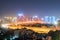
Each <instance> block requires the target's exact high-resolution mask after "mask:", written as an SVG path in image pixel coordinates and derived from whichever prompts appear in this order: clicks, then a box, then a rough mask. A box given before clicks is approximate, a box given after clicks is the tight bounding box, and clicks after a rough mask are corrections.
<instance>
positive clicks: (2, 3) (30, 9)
mask: <svg viewBox="0 0 60 40" xmlns="http://www.w3.org/2000/svg"><path fill="white" fill-rule="evenodd" d="M20 12H22V13H24V14H26V15H28V16H33V15H38V16H39V17H43V16H60V1H59V0H0V17H3V16H17V15H18V13H20Z"/></svg>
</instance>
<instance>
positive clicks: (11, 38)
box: [0, 28, 60, 40]
mask: <svg viewBox="0 0 60 40" xmlns="http://www.w3.org/2000/svg"><path fill="white" fill-rule="evenodd" d="M0 40H60V31H58V30H56V31H55V32H53V31H50V32H49V33H48V34H45V33H43V34H42V33H40V34H39V33H36V32H34V31H32V30H30V29H26V28H22V29H16V30H12V29H7V30H6V29H1V28H0Z"/></svg>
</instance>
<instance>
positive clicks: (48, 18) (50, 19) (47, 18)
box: [44, 16, 56, 23]
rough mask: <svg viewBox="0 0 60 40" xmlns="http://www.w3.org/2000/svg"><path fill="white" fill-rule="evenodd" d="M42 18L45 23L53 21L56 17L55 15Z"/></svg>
mask: <svg viewBox="0 0 60 40" xmlns="http://www.w3.org/2000/svg"><path fill="white" fill-rule="evenodd" d="M44 20H45V22H46V23H54V22H55V21H56V17H55V16H45V18H44Z"/></svg>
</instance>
